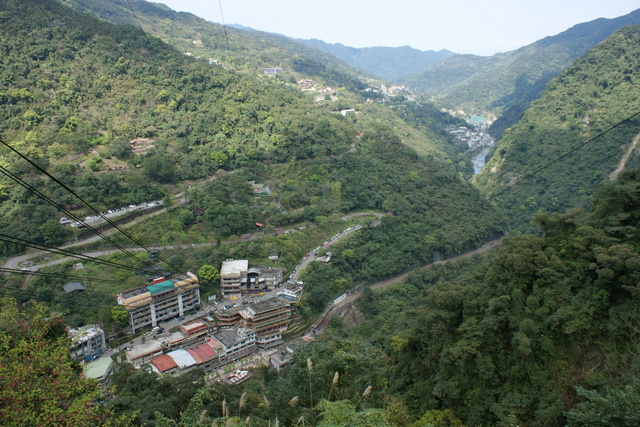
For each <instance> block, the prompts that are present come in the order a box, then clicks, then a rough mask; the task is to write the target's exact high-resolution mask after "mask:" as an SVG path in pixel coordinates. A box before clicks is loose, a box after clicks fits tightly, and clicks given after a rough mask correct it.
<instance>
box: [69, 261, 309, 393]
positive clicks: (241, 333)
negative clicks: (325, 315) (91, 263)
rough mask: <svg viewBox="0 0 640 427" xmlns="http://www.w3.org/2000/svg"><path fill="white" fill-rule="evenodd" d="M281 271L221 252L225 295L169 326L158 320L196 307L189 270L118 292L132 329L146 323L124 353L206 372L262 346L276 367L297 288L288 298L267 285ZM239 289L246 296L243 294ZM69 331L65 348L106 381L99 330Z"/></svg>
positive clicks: (107, 361) (178, 370)
mask: <svg viewBox="0 0 640 427" xmlns="http://www.w3.org/2000/svg"><path fill="white" fill-rule="evenodd" d="M282 275H283V269H282V268H249V263H248V261H247V260H227V261H225V262H223V264H222V268H221V271H220V284H221V287H222V293H223V297H224V299H223V301H226V302H222V303H219V304H217V305H216V306H215V308H214V309H213V310H212V311H211V312H209V313H207V312H202V313H201V315H199V316H197V317H196V316H191V318H192V319H193V320H191V321H185V322H183V324H181V325H179V327H177V328H176V329H171V330H170V331H164V330H163V328H162V327H161V326H160V325H159V323H160V322H163V321H167V320H173V319H175V318H179V319H178V320H180V321H182V320H184V319H182V317H183V316H185V315H186V314H187V312H191V313H194V312H195V309H198V308H199V307H200V292H199V282H198V277H197V276H196V275H195V274H193V273H191V272H186V273H183V274H178V275H175V276H171V277H160V278H157V279H154V280H151V281H150V282H149V284H147V285H145V286H141V287H138V288H135V289H131V290H128V291H125V292H122V293H120V294H118V295H116V300H117V302H118V304H120V305H122V306H124V308H125V309H126V311H127V313H128V316H129V325H130V327H131V331H132V332H134V333H135V332H138V331H140V330H142V329H147V330H148V329H151V331H150V332H148V333H147V334H146V335H144V339H142V340H141V342H139V343H137V344H135V345H133V346H131V347H129V348H127V350H126V352H125V355H126V358H127V361H128V362H129V363H131V364H133V365H134V366H136V367H137V366H142V365H148V366H149V367H150V368H151V369H152V370H153V371H155V372H157V373H159V374H163V375H180V374H183V373H186V372H189V371H191V370H192V369H202V370H204V371H205V372H211V371H214V370H217V369H220V368H222V367H224V366H227V365H229V364H230V363H233V362H236V361H237V360H239V359H243V358H246V357H248V356H252V355H254V356H256V357H257V354H258V352H261V353H262V355H263V357H264V355H265V354H266V355H267V357H270V355H272V356H273V358H274V361H275V362H274V363H275V364H274V366H277V367H280V366H281V365H282V364H283V363H286V360H287V357H286V353H287V352H286V351H284V350H282V349H283V348H284V347H283V343H284V340H283V337H282V334H283V332H285V331H286V330H287V329H288V327H289V323H290V321H291V319H292V315H293V311H294V307H293V304H294V303H295V301H296V298H295V293H294V291H295V290H290V289H285V290H286V291H287V292H289V293H291V294H292V295H293V296H294V297H292V298H287V295H284V293H283V292H278V293H276V292H273V293H270V294H267V293H268V292H271V291H272V290H273V289H275V288H276V287H279V286H280V285H281V284H282ZM298 287H299V288H302V287H301V286H298ZM299 291H300V290H298V292H299ZM257 295H261V297H257ZM243 297H248V298H244V301H243ZM250 300H251V301H250ZM254 300H255V301H254ZM68 333H69V336H70V338H71V341H72V346H71V349H70V351H71V355H72V357H73V359H75V360H82V361H83V362H85V366H84V367H85V376H86V377H89V378H96V379H98V380H99V381H100V382H101V383H102V384H104V385H105V386H106V385H107V384H108V378H109V375H110V373H111V372H112V371H113V362H112V360H111V358H110V357H102V358H100V356H101V355H102V354H103V353H104V352H105V351H106V350H107V340H106V336H105V334H104V331H103V330H102V329H101V328H100V327H99V326H97V325H87V326H83V327H81V328H77V329H74V328H70V329H69V330H68ZM137 341H140V339H138V340H137Z"/></svg>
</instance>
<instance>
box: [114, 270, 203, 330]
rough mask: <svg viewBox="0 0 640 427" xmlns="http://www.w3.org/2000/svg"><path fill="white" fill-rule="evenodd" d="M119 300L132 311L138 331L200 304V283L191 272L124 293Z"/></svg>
mask: <svg viewBox="0 0 640 427" xmlns="http://www.w3.org/2000/svg"><path fill="white" fill-rule="evenodd" d="M116 300H117V301H118V304H120V305H123V306H124V308H126V309H127V311H128V312H129V324H130V325H131V330H132V332H133V333H135V332H136V331H138V330H140V329H141V328H145V327H148V326H156V325H157V324H158V322H161V321H163V320H167V319H170V318H172V317H180V316H184V313H185V312H186V311H188V310H191V309H194V308H197V307H199V306H200V285H199V283H198V277H197V276H196V275H195V274H193V273H191V272H187V273H185V274H178V275H176V276H173V277H171V278H164V277H163V278H161V279H158V280H156V281H154V282H153V283H151V284H149V285H146V286H141V287H139V288H135V289H131V290H128V291H125V292H122V293H121V294H118V295H116Z"/></svg>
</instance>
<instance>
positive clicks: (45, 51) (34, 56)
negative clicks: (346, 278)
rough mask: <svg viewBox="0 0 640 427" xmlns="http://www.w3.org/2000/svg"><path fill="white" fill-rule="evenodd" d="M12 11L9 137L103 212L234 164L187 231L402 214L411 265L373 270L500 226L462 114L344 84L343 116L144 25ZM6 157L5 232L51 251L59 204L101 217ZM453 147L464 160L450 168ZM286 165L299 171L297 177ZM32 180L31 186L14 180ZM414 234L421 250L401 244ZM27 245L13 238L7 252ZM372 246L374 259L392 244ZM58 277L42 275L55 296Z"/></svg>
mask: <svg viewBox="0 0 640 427" xmlns="http://www.w3.org/2000/svg"><path fill="white" fill-rule="evenodd" d="M3 7H4V9H3V15H2V19H3V28H5V29H7V31H4V32H3V33H2V35H1V37H2V39H1V40H0V42H1V46H2V49H3V52H4V55H3V56H2V59H1V60H2V69H1V74H0V77H1V79H2V80H1V81H2V86H0V101H1V103H0V117H1V119H2V120H1V126H2V127H0V132H1V136H2V139H3V141H6V142H7V144H9V145H10V146H11V147H13V148H14V149H16V150H18V151H19V152H22V153H24V154H25V155H26V156H27V157H29V158H30V159H33V160H34V161H36V162H37V163H38V165H39V166H40V167H41V168H43V169H46V170H48V171H49V172H50V173H52V174H54V175H55V176H57V177H59V179H60V180H62V181H63V182H65V183H66V185H68V186H69V187H71V188H73V189H75V190H76V191H77V193H78V194H79V195H80V196H82V197H83V198H84V200H85V201H86V202H88V203H90V204H92V205H94V206H95V207H96V208H97V209H100V210H102V211H106V210H107V209H110V208H112V207H117V206H122V205H129V204H132V203H139V202H142V201H150V200H155V199H158V198H162V197H164V196H166V195H167V194H169V193H175V192H177V191H178V190H179V189H186V188H187V185H186V184H185V187H181V185H182V183H185V182H187V181H189V185H192V184H193V181H194V180H210V179H212V177H213V176H214V173H215V172H216V171H222V170H226V171H233V172H234V174H233V175H232V174H229V176H227V177H225V178H221V179H219V180H217V181H216V182H215V183H213V184H207V185H208V186H207V188H209V190H210V192H209V193H206V192H205V193H202V192H201V191H199V188H198V187H197V186H196V188H194V189H193V194H192V196H191V204H190V205H189V206H188V209H185V210H186V212H185V211H183V213H184V215H183V217H181V218H182V219H180V220H179V221H178V222H177V223H174V226H176V227H178V228H179V229H180V232H177V231H176V230H174V231H176V233H175V235H179V236H181V237H179V238H182V239H185V238H193V236H195V235H198V237H197V238H198V239H202V240H210V241H215V240H216V239H220V238H222V237H226V236H229V235H238V234H242V233H246V232H248V231H251V230H253V229H254V227H255V226H254V223H255V222H256V221H260V222H261V223H267V224H269V226H271V227H278V226H282V225H287V224H292V223H296V222H300V221H314V220H316V218H317V217H321V218H327V217H328V216H330V215H340V213H341V212H348V211H350V210H354V209H376V210H383V211H385V212H390V213H392V214H393V215H395V219H394V220H393V221H391V222H390V223H389V227H390V228H389V229H388V232H389V233H396V234H397V238H396V239H394V241H393V242H392V245H390V246H389V247H390V248H396V249H397V251H398V252H397V254H396V255H397V256H398V257H399V258H402V259H403V262H404V264H401V263H396V264H395V265H394V266H393V268H391V269H386V270H384V269H378V270H376V271H375V272H374V273H371V274H370V277H371V278H374V277H379V276H380V275H385V274H390V272H392V271H399V269H402V268H403V266H406V265H407V264H409V265H411V264H415V263H420V262H424V261H426V260H428V259H430V258H432V257H434V256H436V255H437V254H438V253H439V254H441V255H444V254H448V253H456V252H458V251H461V250H463V249H465V248H467V247H469V246H473V245H475V244H477V242H480V241H482V240H484V239H486V238H488V237H490V236H491V235H493V234H495V233H498V232H499V231H501V225H500V224H501V222H500V216H499V215H498V214H497V213H496V212H495V211H493V209H492V207H491V206H490V205H489V204H487V203H484V202H483V201H482V200H481V195H480V193H479V192H477V191H476V190H474V189H473V188H472V187H471V186H470V185H469V184H468V183H466V182H465V181H464V180H463V179H461V177H460V174H459V172H460V171H461V170H464V169H465V168H466V163H465V161H464V160H463V158H462V157H459V156H461V155H462V152H463V151H464V150H465V147H464V146H463V145H460V144H459V143H454V142H452V141H451V140H450V139H449V137H448V136H447V135H446V132H445V131H444V128H445V126H446V125H447V124H448V123H451V120H453V119H452V118H451V117H450V116H448V115H446V114H443V113H440V112H439V111H438V109H437V108H436V107H434V106H430V105H416V104H411V105H402V104H401V103H400V104H393V107H395V108H393V109H392V108H389V107H388V106H385V105H382V104H377V103H366V102H364V100H363V99H362V98H359V97H358V94H357V93H353V92H349V91H346V90H345V91H344V93H345V95H344V99H345V100H347V101H348V102H353V103H359V104H355V105H357V106H358V108H359V111H358V113H357V115H355V114H354V115H353V116H343V115H341V114H340V113H339V111H336V108H338V109H339V108H340V106H339V104H340V101H337V102H336V101H331V100H324V99H322V100H321V101H320V102H317V101H314V100H313V99H312V98H309V97H307V96H306V95H305V94H304V93H302V92H301V91H300V90H299V88H298V87H296V86H295V85H291V84H289V83H288V82H286V81H282V80H281V79H279V78H273V76H265V75H263V74H262V73H260V72H258V73H243V72H240V73H237V72H235V70H234V69H233V68H228V67H220V66H217V65H215V64H209V63H208V61H200V60H198V59H197V58H194V57H189V56H185V55H183V54H182V53H180V52H178V51H176V50H174V49H173V48H171V47H170V46H168V45H166V44H164V43H163V42H161V41H160V40H158V39H156V38H154V37H152V36H151V35H149V34H145V33H143V32H142V31H140V30H139V29H138V28H136V27H132V26H128V25H122V26H115V25H113V24H110V23H107V22H104V21H98V20H96V19H94V18H92V17H90V16H88V15H86V14H81V13H78V12H74V11H72V10H70V9H68V8H66V7H64V6H61V5H60V4H59V3H57V2H54V1H50V2H47V3H44V6H43V8H42V9H41V8H40V7H37V5H33V4H31V3H22V2H18V1H9V2H6V3H4V4H3ZM345 102H346V101H345ZM403 116H404V117H406V118H407V119H406V121H405V120H403V119H402V117H403ZM399 135H402V137H403V138H405V141H403V140H402V139H401V138H400V136H399ZM412 138H413V139H414V141H416V140H417V141H427V142H429V141H430V143H431V144H432V147H434V149H432V151H438V152H439V153H440V154H439V155H438V156H419V155H418V154H416V152H415V151H413V150H411V149H408V148H406V146H405V145H404V143H405V142H407V145H410V142H411V139H412ZM140 139H144V140H145V147H146V148H144V149H138V150H136V151H135V152H134V151H133V150H132V146H134V144H135V143H131V142H130V141H138V140H140ZM438 147H439V148H438ZM385 150H386V151H385ZM380 153H385V154H384V155H382V154H380ZM423 154H424V153H423ZM0 155H1V156H2V157H1V158H0V160H1V161H2V163H1V164H2V166H3V168H5V169H6V171H7V173H8V175H7V174H5V176H3V178H2V186H3V187H2V189H3V193H2V199H1V200H0V202H1V204H0V209H1V211H2V224H1V227H2V229H5V230H12V235H13V236H15V237H19V238H22V239H27V240H31V241H35V242H40V243H46V244H49V245H58V244H60V243H62V242H64V241H66V240H67V239H69V238H71V237H73V236H74V235H75V234H74V233H76V234H77V229H75V231H74V230H73V229H69V228H63V227H61V226H60V224H59V222H58V220H59V218H60V216H62V215H61V214H60V213H58V212H57V211H58V209H60V208H63V207H74V209H77V211H76V214H77V215H78V216H84V215H87V214H89V213H91V212H90V211H89V210H88V209H87V208H86V206H83V203H79V202H78V200H77V199H76V198H75V197H74V196H72V195H71V194H69V193H68V192H65V191H64V190H63V189H62V188H60V187H58V186H57V185H56V184H55V183H54V182H53V181H52V180H50V179H43V178H42V175H41V174H39V173H37V171H36V170H35V169H34V168H33V167H32V166H30V165H29V164H28V163H27V162H26V161H24V160H21V159H20V158H19V157H18V156H17V155H16V154H15V153H13V152H11V151H10V150H9V149H8V148H7V147H4V148H2V149H1V150H0ZM444 156H446V157H447V159H453V160H449V161H448V162H444V161H443V160H444V159H443V157H444ZM298 162H301V163H300V165H299V166H298ZM458 163H460V164H458ZM239 169H243V170H239ZM286 170H289V172H288V173H289V174H291V175H292V177H293V176H296V179H295V180H294V179H293V178H292V177H289V178H286V175H287V172H285V171H286ZM11 177H13V178H11ZM17 179H20V180H22V181H24V182H25V184H26V185H21V186H18V185H15V181H16V180H17ZM251 180H254V181H255V180H260V181H262V182H265V183H267V184H269V185H271V186H272V187H273V188H274V190H275V200H273V199H270V201H269V202H268V203H264V204H258V205H256V204H255V202H254V200H253V199H252V198H251V196H250V195H251V187H250V185H249V184H248V182H249V181H251ZM29 186H30V187H29ZM34 190H38V191H41V192H43V193H45V194H47V195H49V197H50V198H51V199H52V200H54V201H55V206H49V205H47V204H46V203H45V202H44V201H43V200H42V199H41V198H40V197H38V194H37V193H36V192H35V191H34ZM211 195H215V196H213V197H212V196H211ZM65 209H66V208H65ZM189 209H190V210H191V212H188V210H189ZM427 217H431V218H432V219H431V220H429V221H423V220H422V219H420V218H427ZM196 218H197V219H198V221H200V222H199V223H198V224H197V227H196ZM438 218H449V221H448V222H447V224H446V226H448V227H452V232H451V233H447V235H446V236H445V235H442V236H441V239H439V241H438V242H436V244H434V242H433V241H432V239H426V240H423V239H422V237H424V236H426V235H431V234H433V233H436V232H437V229H438V228H442V226H443V225H442V223H441V221H440V220H439V219H438ZM383 223H384V221H383ZM179 224H182V225H179ZM408 226H409V228H406V227H408ZM396 227H399V228H397V229H396ZM196 229H197V230H198V232H197V233H196ZM394 230H396V231H394ZM167 233H168V234H166V235H158V234H157V230H156V231H153V232H150V231H148V230H146V229H145V230H144V231H139V232H135V231H134V234H135V235H137V236H138V238H139V239H141V241H145V242H147V243H149V244H153V243H152V241H153V238H157V239H158V240H162V241H168V240H170V238H169V237H168V236H170V235H171V236H174V234H172V233H170V232H167ZM207 233H210V234H207ZM415 233H418V235H419V237H418V241H417V242H415V244H412V245H411V246H409V245H405V244H404V243H402V242H404V241H406V240H407V239H408V236H409V235H413V234H415ZM187 236H189V237H187ZM172 238H178V237H172ZM403 246H404V247H405V248H404V249H403ZM21 249H22V248H21V247H20V246H18V245H13V244H9V243H7V242H3V246H2V252H3V255H7V254H11V253H14V252H16V251H18V250H21ZM403 254H404V255H403ZM224 255H225V254H224V252H219V253H218V254H217V255H216V257H218V256H220V257H223V256H224ZM405 255H406V256H405ZM361 256H362V259H363V262H364V260H365V259H367V257H373V258H375V257H380V256H384V254H382V253H380V252H376V251H369V252H367V253H366V254H364V253H363V254H362V255H361ZM222 259H224V258H222ZM216 261H218V258H216ZM371 262H372V261H371ZM178 264H181V263H178ZM45 282H46V281H38V280H35V281H33V282H32V285H33V286H34V287H36V288H37V287H39V286H44V287H46V288H47V289H48V291H51V292H54V289H56V288H55V286H54V285H53V284H51V285H49V284H47V283H45ZM48 291H47V292H48ZM54 293H55V292H54ZM327 296H328V297H329V298H330V297H332V294H331V293H327ZM103 297H105V298H106V296H105V294H102V295H101V298H103ZM92 315H95V312H91V311H88V312H87V316H92Z"/></svg>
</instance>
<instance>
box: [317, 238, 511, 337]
mask: <svg viewBox="0 0 640 427" xmlns="http://www.w3.org/2000/svg"><path fill="white" fill-rule="evenodd" d="M503 239H504V237H501V238H499V239H496V240H493V241H491V242H488V243H486V244H484V245H482V247H480V248H477V249H474V250H472V251H469V252H465V253H464V254H462V255H458V256H456V257H452V258H447V259H445V260H442V261H436V262H433V263H430V264H427V265H424V266H422V267H418V268H416V269H414V270H411V271H408V272H406V273H402V274H399V275H397V276H394V277H391V278H389V279H386V280H383V281H381V282H377V283H374V284H373V285H371V286H370V287H371V289H373V290H377V289H381V288H384V287H386V286H389V285H391V284H394V283H397V282H400V281H402V280H404V279H405V278H406V277H407V276H409V275H410V274H413V273H414V272H415V271H417V270H426V269H429V268H433V267H435V266H437V265H442V264H448V263H452V262H456V261H458V260H460V259H462V258H467V257H470V256H473V255H477V254H479V253H482V252H486V251H488V250H490V249H492V248H494V247H496V246H499V245H500V244H501V243H502V240H503ZM345 294H346V295H347V296H346V297H345V298H344V299H342V300H341V301H339V302H337V303H334V302H332V303H331V304H330V305H329V306H327V308H325V309H324V311H323V312H322V313H320V315H319V316H318V318H317V319H316V321H315V322H313V324H312V325H311V326H310V327H309V329H308V330H307V333H306V334H307V335H318V334H320V333H321V332H323V331H324V329H325V328H326V326H327V324H328V323H329V320H330V319H331V315H332V314H333V313H335V312H337V311H339V310H340V309H342V308H344V307H347V306H349V305H350V304H353V303H354V302H355V301H356V300H357V299H358V298H360V297H361V296H362V285H359V286H356V287H355V288H352V289H350V290H349V291H347V292H346V293H345Z"/></svg>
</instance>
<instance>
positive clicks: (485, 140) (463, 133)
mask: <svg viewBox="0 0 640 427" xmlns="http://www.w3.org/2000/svg"><path fill="white" fill-rule="evenodd" d="M447 132H449V133H450V134H451V135H453V136H454V137H455V138H456V139H458V140H460V141H464V142H466V143H467V145H468V146H469V150H475V149H476V148H479V147H491V146H493V144H494V143H495V139H494V138H493V137H492V136H491V135H489V124H488V123H486V122H483V123H478V124H477V125H475V127H474V128H473V129H469V128H467V127H466V126H461V127H458V126H456V125H449V126H447Z"/></svg>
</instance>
